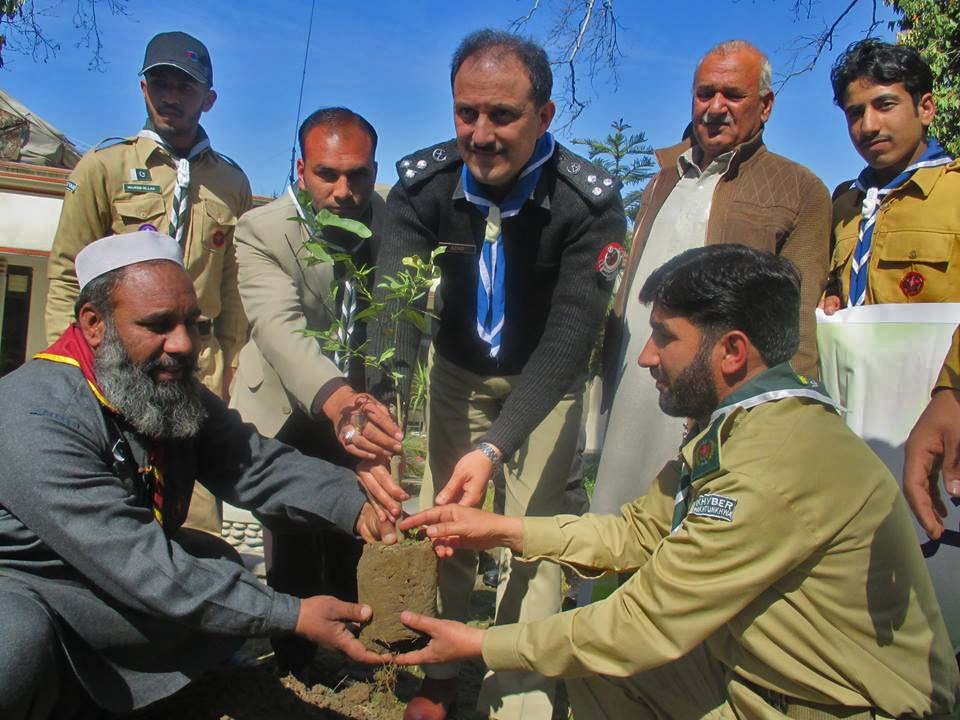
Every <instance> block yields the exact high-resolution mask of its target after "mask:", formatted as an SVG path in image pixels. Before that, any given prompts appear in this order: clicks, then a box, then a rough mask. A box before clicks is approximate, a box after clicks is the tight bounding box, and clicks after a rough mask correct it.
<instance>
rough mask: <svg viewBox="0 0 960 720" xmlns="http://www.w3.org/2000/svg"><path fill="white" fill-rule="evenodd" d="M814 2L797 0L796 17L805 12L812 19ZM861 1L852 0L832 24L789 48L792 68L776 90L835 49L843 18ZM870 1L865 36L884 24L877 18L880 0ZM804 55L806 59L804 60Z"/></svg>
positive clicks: (780, 80) (795, 6)
mask: <svg viewBox="0 0 960 720" xmlns="http://www.w3.org/2000/svg"><path fill="white" fill-rule="evenodd" d="M813 2H814V0H795V2H794V4H793V12H794V19H795V20H800V19H802V15H804V14H805V15H806V18H807V19H810V18H811V17H812V14H813ZM860 2H861V0H850V2H849V4H848V5H847V6H846V8H844V10H843V12H841V13H840V14H839V15H838V16H837V17H836V18H835V19H834V21H833V22H832V23H830V25H828V26H825V27H824V29H823V30H822V31H821V32H819V33H818V34H816V35H801V36H800V37H799V38H797V40H796V41H795V43H794V44H793V46H792V47H789V48H787V49H788V50H790V51H792V53H793V59H792V61H791V62H790V63H789V64H788V66H789V67H790V70H789V71H788V72H786V73H784V74H783V75H781V76H780V78H779V79H778V81H777V84H776V92H780V91H781V90H782V89H783V86H784V85H786V84H787V82H788V81H789V80H790V79H791V78H795V77H797V76H798V75H803V74H804V73H806V72H810V71H811V70H812V69H813V68H814V67H815V66H816V64H817V63H818V62H819V61H820V58H821V57H822V56H823V54H824V53H825V52H831V51H833V42H834V38H835V37H836V33H837V29H838V28H839V27H840V24H841V23H842V22H843V19H844V18H845V17H847V15H849V14H850V12H851V11H852V10H853V9H854V8H855V7H856V6H857V5H859V4H860ZM869 2H870V4H871V12H872V14H871V20H870V24H869V25H868V26H867V28H866V29H865V30H864V31H863V35H864V37H868V36H869V35H871V34H872V33H873V31H874V30H876V29H877V27H879V26H880V25H881V24H882V23H881V22H880V21H879V20H877V4H878V2H879V0H869ZM804 57H805V58H806V61H804V60H803V58H804ZM801 63H802V64H801Z"/></svg>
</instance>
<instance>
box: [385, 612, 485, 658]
mask: <svg viewBox="0 0 960 720" xmlns="http://www.w3.org/2000/svg"><path fill="white" fill-rule="evenodd" d="M400 622H402V623H403V624H404V625H406V626H407V627H408V628H410V629H412V630H416V631H418V632H422V633H425V634H427V635H429V636H430V642H429V643H427V646H426V647H425V648H423V649H421V650H414V651H412V652H408V653H403V654H401V655H397V656H396V657H394V658H393V661H394V662H395V663H396V664H397V665H431V664H433V663H441V662H451V661H453V660H465V659H467V658H473V657H480V655H481V650H482V648H483V634H484V632H485V631H484V630H481V629H480V628H475V627H470V626H469V625H464V624H463V623H459V622H455V621H453V620H438V619H436V618H429V617H427V616H426V615H418V614H417V613H414V612H410V611H409V610H405V611H404V612H402V613H400Z"/></svg>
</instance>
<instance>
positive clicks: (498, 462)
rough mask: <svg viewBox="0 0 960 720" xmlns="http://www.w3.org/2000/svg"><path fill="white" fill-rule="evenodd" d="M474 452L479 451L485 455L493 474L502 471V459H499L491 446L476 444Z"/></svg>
mask: <svg viewBox="0 0 960 720" xmlns="http://www.w3.org/2000/svg"><path fill="white" fill-rule="evenodd" d="M475 449H476V450H479V451H480V452H482V453H483V454H484V455H486V457H487V460H489V461H490V462H491V463H493V474H494V475H496V474H497V473H498V472H502V471H503V459H502V458H501V457H500V455H499V453H497V451H496V450H495V449H494V447H493V445H491V444H490V443H488V442H481V443H477V445H476V448H475Z"/></svg>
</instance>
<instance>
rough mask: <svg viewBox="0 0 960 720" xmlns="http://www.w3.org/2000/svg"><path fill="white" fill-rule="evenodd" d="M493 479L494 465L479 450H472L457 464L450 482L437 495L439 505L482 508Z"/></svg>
mask: <svg viewBox="0 0 960 720" xmlns="http://www.w3.org/2000/svg"><path fill="white" fill-rule="evenodd" d="M492 477H493V463H492V462H490V458H488V457H487V456H486V455H484V454H483V453H482V452H480V451H479V450H471V451H470V452H468V453H467V454H466V455H464V456H463V457H462V458H460V460H459V461H458V462H457V464H456V466H455V467H454V468H453V473H452V474H451V475H450V480H448V481H447V484H446V485H444V486H443V489H442V490H441V491H440V492H439V493H437V498H436V500H437V505H448V504H453V503H456V504H457V505H468V506H470V507H480V506H481V505H482V504H483V498H484V497H485V496H486V494H487V483H489V482H490V479H491V478H492Z"/></svg>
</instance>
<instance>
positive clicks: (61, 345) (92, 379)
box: [33, 323, 117, 414]
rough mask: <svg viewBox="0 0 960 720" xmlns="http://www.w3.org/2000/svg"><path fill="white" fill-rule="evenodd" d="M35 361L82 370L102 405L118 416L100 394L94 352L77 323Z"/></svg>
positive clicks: (36, 357)
mask: <svg viewBox="0 0 960 720" xmlns="http://www.w3.org/2000/svg"><path fill="white" fill-rule="evenodd" d="M33 357H34V359H35V360H50V361H51V362H59V363H64V364H66V365H73V366H74V367H76V368H80V372H82V373H83V377H84V378H86V380H87V384H88V385H89V386H90V390H92V391H93V394H94V395H95V396H96V398H97V400H99V401H100V404H101V405H103V406H104V407H105V408H107V409H108V410H109V411H110V412H112V413H114V414H116V412H117V410H116V408H114V407H113V405H111V404H110V403H109V402H108V401H107V399H106V398H105V397H104V396H103V393H102V392H100V386H99V385H98V384H97V377H96V375H95V374H94V372H93V350H91V349H90V346H89V345H88V344H87V339H86V338H85V337H84V336H83V333H82V332H80V328H79V327H77V325H76V323H74V324H73V325H71V326H70V327H68V328H67V329H66V331H65V332H64V333H63V335H61V336H60V338H59V339H58V340H57V341H56V342H55V343H54V344H53V345H51V346H50V347H48V348H47V349H46V350H44V351H43V352H38V353H37V354H36V355H34V356H33Z"/></svg>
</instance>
